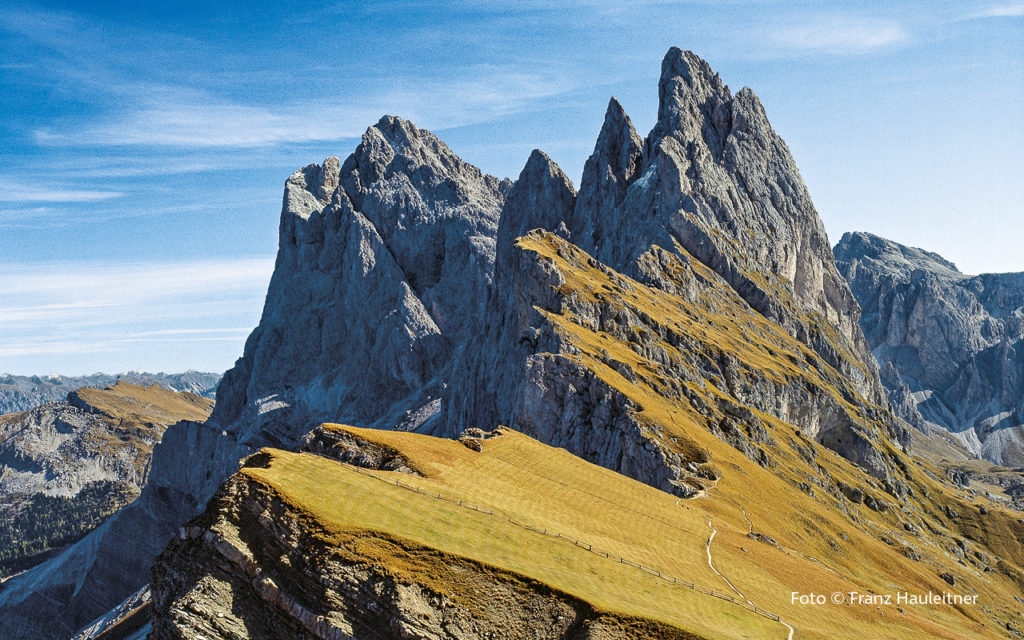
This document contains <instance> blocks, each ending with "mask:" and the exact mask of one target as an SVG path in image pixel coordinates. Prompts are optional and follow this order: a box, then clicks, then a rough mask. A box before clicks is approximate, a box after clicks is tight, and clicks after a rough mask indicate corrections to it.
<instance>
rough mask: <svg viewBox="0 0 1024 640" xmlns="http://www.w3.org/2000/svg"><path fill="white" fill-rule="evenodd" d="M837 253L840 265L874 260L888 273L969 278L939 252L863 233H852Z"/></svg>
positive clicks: (841, 242)
mask: <svg viewBox="0 0 1024 640" xmlns="http://www.w3.org/2000/svg"><path fill="white" fill-rule="evenodd" d="M834 253H835V256H836V260H837V261H839V262H851V261H853V260H871V261H873V262H876V263H878V264H879V265H880V268H881V267H884V269H886V270H890V271H891V270H897V271H901V272H911V271H915V270H918V269H920V270H924V271H927V272H930V273H933V274H934V275H937V276H942V277H945V278H953V279H960V278H963V277H965V276H964V274H963V273H961V272H960V270H959V269H957V267H956V265H955V264H953V263H952V262H950V261H949V260H946V259H945V258H943V257H942V256H940V255H939V254H937V253H934V252H931V251H926V250H924V249H918V248H917V247H909V246H906V245H902V244H900V243H898V242H894V241H892V240H888V239H886V238H883V237H881V236H876V235H873V234H870V233H865V232H863V231H848V232H846V233H844V234H843V237H842V238H841V239H840V240H839V242H838V243H837V244H836V246H835V249H834Z"/></svg>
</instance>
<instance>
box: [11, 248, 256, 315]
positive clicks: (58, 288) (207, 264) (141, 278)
mask: <svg viewBox="0 0 1024 640" xmlns="http://www.w3.org/2000/svg"><path fill="white" fill-rule="evenodd" d="M273 266H274V261H273V259H272V258H270V257H260V258H239V259H222V260H196V261H192V262H180V263H174V262H159V263H123V264H110V263H92V262H89V263H75V262H69V263H54V264H47V265H34V266H32V267H26V266H22V265H8V266H6V267H3V268H2V270H3V272H4V278H3V279H2V280H0V300H10V299H12V298H14V297H17V296H25V297H29V298H31V299H35V300H41V301H45V302H43V304H53V303H59V304H64V305H68V304H77V305H83V304H93V305H107V304H111V303H118V304H141V303H146V302H149V301H151V300H154V299H166V298H172V297H175V296H179V295H181V294H187V293H192V294H196V293H205V294H210V293H220V292H224V291H230V290H232V289H237V288H240V287H252V286H254V285H265V284H266V282H267V280H268V279H269V275H270V272H271V271H272V270H273Z"/></svg>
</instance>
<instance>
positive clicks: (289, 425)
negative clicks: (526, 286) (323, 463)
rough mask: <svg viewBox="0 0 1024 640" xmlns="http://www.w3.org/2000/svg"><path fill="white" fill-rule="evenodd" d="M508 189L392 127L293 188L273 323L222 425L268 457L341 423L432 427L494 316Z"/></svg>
mask: <svg viewBox="0 0 1024 640" xmlns="http://www.w3.org/2000/svg"><path fill="white" fill-rule="evenodd" d="M506 188H507V185H503V184H502V183H500V182H499V181H498V180H497V179H496V178H494V177H492V176H486V175H484V174H482V173H481V172H480V171H479V170H478V169H476V168H475V167H472V166H471V165H468V164H466V163H464V162H462V161H461V160H460V159H459V158H458V157H456V156H455V154H453V153H452V152H451V151H450V150H449V149H448V147H446V146H445V145H444V143H442V142H441V141H440V140H438V139H437V138H436V137H435V136H434V135H433V134H431V133H429V132H427V131H422V130H420V129H417V128H416V126H415V125H413V124H412V123H409V122H406V121H403V120H400V119H398V118H393V117H385V118H382V119H381V121H380V122H379V123H378V124H377V125H376V126H374V127H371V128H370V129H368V130H367V132H366V134H364V136H363V140H362V143H361V144H360V145H359V147H357V149H356V150H355V152H354V153H353V154H352V155H351V156H349V158H348V159H347V160H345V162H344V163H340V162H339V161H338V160H337V159H336V158H328V159H327V160H326V161H325V162H324V164H323V166H319V165H310V166H308V167H306V168H304V169H302V170H300V171H297V172H296V173H295V174H293V175H292V176H291V177H290V178H289V179H288V182H287V183H286V185H285V195H284V209H283V213H282V216H281V229H280V239H279V250H278V257H277V264H276V266H275V270H274V275H273V278H272V279H271V283H270V288H269V290H268V292H267V301H266V304H265V306H264V313H263V318H262V319H261V321H260V325H259V326H258V327H257V328H256V330H255V331H254V332H253V334H252V335H251V336H250V337H249V340H248V341H247V343H246V349H245V355H244V356H243V357H242V359H241V360H239V362H238V363H237V364H236V365H235V368H234V369H232V370H231V371H229V372H228V373H227V374H225V382H224V384H223V385H222V386H221V389H220V396H221V397H220V402H219V403H218V408H217V411H216V412H215V414H214V420H215V421H217V422H218V423H219V424H222V425H236V424H237V425H245V426H244V427H241V428H242V429H243V430H248V431H249V432H251V433H248V432H247V433H240V436H241V440H243V441H247V440H249V439H250V438H253V439H255V442H254V445H258V444H262V443H264V442H268V441H271V440H268V438H276V439H277V440H278V441H280V442H282V443H295V442H296V441H297V438H299V437H301V436H302V435H303V434H304V433H305V432H306V431H308V428H309V427H308V425H309V424H310V423H316V422H317V421H323V420H328V419H330V420H344V421H349V422H354V423H358V424H365V425H379V426H383V427H388V428H392V427H397V428H416V427H418V426H420V423H422V422H423V421H424V420H427V419H429V418H430V417H431V415H432V414H433V412H434V410H432V409H431V406H433V405H432V403H433V402H434V401H435V400H436V399H437V398H438V396H439V393H440V385H441V383H442V380H443V377H439V375H440V374H441V373H442V372H443V371H444V370H445V367H446V366H447V365H448V363H449V362H450V359H451V356H452V352H453V349H454V346H453V345H457V344H459V343H460V342H462V341H464V340H465V338H466V336H467V335H468V334H469V333H470V331H471V330H472V328H473V326H474V323H475V321H476V320H477V319H478V318H479V317H480V315H481V314H482V312H483V306H484V303H485V301H486V299H487V290H488V288H489V285H490V280H491V274H492V271H493V265H494V237H495V234H496V229H497V220H498V212H499V210H500V208H501V204H502V201H503V199H504V191H505V190H506ZM300 310H301V312H299V311H300Z"/></svg>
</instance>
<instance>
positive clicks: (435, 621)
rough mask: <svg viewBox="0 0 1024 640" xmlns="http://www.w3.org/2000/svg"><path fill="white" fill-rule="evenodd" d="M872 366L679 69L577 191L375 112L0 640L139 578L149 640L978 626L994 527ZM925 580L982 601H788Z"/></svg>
mask: <svg viewBox="0 0 1024 640" xmlns="http://www.w3.org/2000/svg"><path fill="white" fill-rule="evenodd" d="M868 344H869V343H868V340H867V339H866V338H865V336H864V333H863V331H862V329H861V318H860V309H859V307H858V304H857V302H856V299H855V297H854V294H853V293H852V292H851V289H850V286H849V285H848V284H847V282H846V280H845V279H844V278H843V276H842V274H841V273H840V270H839V269H838V268H837V266H836V263H835V260H834V258H833V255H832V252H831V250H830V246H829V242H828V239H827V236H826V235H825V232H824V228H823V226H822V223H821V220H820V219H819V218H818V215H817V213H816V211H815V209H814V206H813V204H812V202H811V199H810V196H809V195H808V193H807V189H806V187H805V186H804V184H803V181H802V179H801V178H800V175H799V172H798V170H797V168H796V165H795V163H794V161H793V158H792V157H791V155H790V153H789V151H788V149H787V148H786V145H785V143H784V142H783V141H782V140H781V138H779V136H778V135H777V134H776V133H775V131H774V130H773V129H772V127H771V125H770V124H769V122H768V118H767V116H766V114H765V110H764V108H763V107H762V105H761V103H760V101H759V100H758V99H757V97H756V96H755V95H754V93H753V92H752V91H751V90H750V89H742V90H740V91H738V92H736V93H735V94H734V93H733V92H732V91H731V90H730V89H729V88H728V87H727V86H725V85H724V84H723V83H722V81H721V79H720V78H719V77H718V75H717V74H716V73H715V72H714V71H713V70H712V69H711V67H710V66H709V65H708V64H707V63H706V62H705V61H703V60H701V59H700V58H699V57H697V56H696V55H694V54H693V53H690V52H687V51H681V50H679V49H675V48H673V49H671V50H670V51H669V52H668V54H667V55H666V56H665V58H664V60H663V62H662V68H661V77H660V81H659V86H658V121H657V123H656V125H655V126H654V128H653V129H652V130H651V132H650V133H649V134H648V135H647V136H646V137H641V136H640V135H639V134H638V133H637V132H636V131H635V129H634V127H633V125H632V123H631V121H630V119H629V117H628V115H627V114H626V113H625V112H624V111H623V109H622V107H621V105H620V104H619V103H618V102H616V101H615V100H614V99H612V100H611V102H610V103H609V105H608V110H607V114H606V116H605V119H604V123H603V126H602V127H601V130H600V132H599V134H598V137H597V143H596V145H595V148H594V151H593V154H592V155H591V156H590V158H589V159H588V161H587V163H586V165H585V170H584V174H583V178H582V181H581V183H580V185H579V188H578V189H577V188H576V187H575V186H574V185H573V183H572V181H571V180H570V179H569V178H568V177H567V176H566V175H565V173H564V172H563V171H562V170H561V169H560V168H559V167H558V165H557V164H556V163H555V162H554V161H553V160H552V159H551V158H550V157H549V156H548V155H546V154H545V153H543V152H542V151H540V150H537V151H534V152H533V153H532V154H531V155H530V157H529V158H528V159H527V160H526V163H525V166H524V168H523V170H522V172H521V173H520V174H519V176H518V179H517V180H516V181H515V182H512V181H510V180H499V179H498V178H495V177H493V176H488V175H486V174H484V173H482V172H481V171H479V170H478V169H476V168H475V167H472V166H471V165H469V164H467V163H465V162H463V161H462V160H461V159H459V158H458V157H457V156H456V155H455V154H454V153H453V152H452V151H451V150H450V149H449V148H448V147H447V146H446V145H445V144H444V143H442V142H441V141H440V140H439V139H438V138H437V137H436V136H434V135H433V134H431V133H429V132H427V131H424V130H422V129H419V128H417V127H416V126H415V125H413V124H412V123H410V122H408V121H405V120H402V119H400V118H396V117H390V116H387V117H384V118H382V119H381V120H380V121H379V122H378V123H377V124H376V125H374V126H372V127H370V128H369V129H368V130H367V131H366V133H365V134H364V135H363V137H362V140H361V142H360V144H359V145H358V147H357V148H356V149H355V150H354V152H353V153H352V154H351V155H349V156H348V157H347V158H346V159H345V160H343V161H342V160H340V159H338V158H334V157H330V158H327V159H326V160H325V161H324V162H323V164H321V165H310V166H307V167H305V168H303V169H301V170H299V171H297V172H296V173H294V174H293V175H292V176H291V177H290V178H289V179H288V180H287V182H286V184H285V194H284V201H283V207H282V213H281V224H280V232H279V250H278V257H277V264H276V268H275V272H274V275H273V278H272V281H271V284H270V287H269V290H268V294H267V300H266V304H265V306H264V310H263V316H262V318H261V321H260V324H259V326H258V327H257V328H256V329H255V330H254V331H253V333H252V334H251V335H250V337H249V339H248V341H247V343H246V346H245V351H244V354H243V356H242V358H240V359H239V361H238V362H237V363H236V365H235V367H234V368H233V369H231V370H230V371H229V372H227V374H226V375H225V376H224V379H223V381H222V382H221V384H220V386H219V387H218V390H217V398H218V403H217V406H216V408H215V409H214V412H213V414H212V416H211V417H210V418H209V419H208V420H206V421H204V422H184V423H180V424H178V425H175V426H173V427H171V428H170V429H168V431H167V433H166V434H165V436H164V439H163V442H162V443H161V444H160V445H159V446H158V447H157V448H156V450H155V451H154V457H153V466H152V471H151V473H150V475H149V479H148V482H147V485H146V487H145V489H144V490H143V492H142V495H141V496H140V498H139V499H138V500H137V501H136V502H135V503H133V504H132V505H131V506H130V507H128V508H126V509H125V510H123V511H122V512H120V513H119V514H118V515H117V516H115V517H114V518H112V519H111V520H109V521H108V522H107V523H105V524H104V526H103V527H101V528H100V529H98V530H97V531H95V532H93V533H92V534H91V535H90V536H88V537H87V538H86V539H84V540H82V541H81V542H80V543H78V544H77V545H75V546H73V547H71V548H70V549H69V550H67V551H66V552H65V553H63V554H61V555H60V556H58V557H56V558H54V559H52V560H50V561H48V562H47V563H44V564H42V565H40V566H38V567H35V568H34V569H32V570H30V571H28V572H26V573H24V574H22V575H21V576H18V577H16V578H14V579H12V580H10V581H8V582H7V583H5V584H4V586H3V588H2V589H0V612H2V613H3V616H0V635H3V636H4V637H10V638H42V637H54V636H59V635H61V634H64V635H69V634H70V632H71V631H74V630H75V629H78V628H83V627H87V628H88V629H90V630H98V631H97V632H98V633H100V634H102V633H103V630H102V627H103V622H102V621H103V620H107V619H121V618H123V617H121V616H112V615H106V612H107V611H108V610H109V609H111V608H112V607H114V606H115V605H118V603H121V602H132V601H133V598H135V599H139V600H140V601H141V599H142V598H141V596H133V595H132V594H135V593H143V592H138V591H137V590H138V589H139V588H140V587H142V586H144V584H145V583H146V582H147V581H148V580H150V579H151V580H152V587H153V591H152V600H151V602H152V605H151V609H152V612H153V619H152V624H151V626H149V627H145V629H147V630H151V631H152V634H153V637H156V638H184V637H198V636H199V635H201V636H202V637H206V638H238V637H252V638H281V637H286V638H380V637H388V638H391V637H394V638H450V639H451V640H456V639H469V638H480V637H494V638H521V637H551V638H595V639H596V638H633V637H652V638H653V637H658V638H675V637H679V638H693V637H705V638H712V637H737V638H738V637H774V636H776V635H777V636H778V637H785V634H786V633H787V630H788V631H789V632H790V633H791V632H792V630H793V628H794V627H796V628H797V629H798V631H797V633H798V634H799V635H801V636H802V635H806V636H807V637H846V638H863V637H881V635H880V634H883V633H890V635H891V637H896V638H925V637H927V638H934V637H948V638H956V637H978V638H982V637H1001V636H999V634H998V633H997V632H995V631H994V630H995V629H997V628H1001V627H1002V625H1004V624H1007V623H1008V621H1009V620H1010V619H1011V618H1012V616H1013V615H1014V611H1018V610H1019V607H1018V606H1017V601H1015V600H1013V599H1012V597H1011V594H1012V593H1017V592H1019V588H1020V585H1021V584H1024V577H1022V576H1024V570H1022V569H1021V567H1024V547H1022V545H1021V543H1020V540H1021V539H1022V538H1024V529H1022V525H1021V521H1020V520H1019V519H1018V518H1016V517H1015V516H1014V515H1013V514H1012V513H1011V512H1009V511H1008V510H1007V509H1005V508H1004V507H1002V506H1000V505H999V504H997V503H996V502H995V501H992V500H989V499H987V498H986V497H984V496H974V495H970V494H965V493H963V492H961V491H959V489H958V488H957V487H952V486H948V485H947V484H945V483H944V481H943V480H942V478H941V475H942V474H941V471H940V470H939V469H938V467H935V466H934V465H932V464H931V463H929V462H928V461H926V460H922V459H920V458H914V457H912V456H911V454H910V452H909V451H908V442H909V440H908V431H907V429H906V428H905V426H904V425H905V422H904V421H903V420H901V419H900V418H899V417H897V416H896V415H894V414H893V412H892V411H891V410H890V408H889V401H888V399H887V396H886V393H885V389H884V387H883V386H882V383H881V381H880V378H879V373H878V369H877V365H876V363H875V360H874V357H873V356H872V353H871V351H870V348H869V346H868ZM323 423H342V424H344V425H351V426H338V425H337V424H334V425H332V424H323ZM499 427H506V428H504V429H499ZM368 428H369V429H368ZM411 432H415V433H411ZM299 451H301V452H299ZM297 452H299V453H297ZM242 459H244V460H245V462H244V463H243V466H242V468H241V469H239V461H240V460H242ZM211 498H213V500H211ZM197 516H198V517H197ZM492 518H493V519H492ZM537 536H540V537H537ZM716 536H717V537H716ZM954 541H956V542H954ZM712 542H714V553H719V554H720V555H719V556H718V557H719V558H720V559H722V564H720V565H715V564H714V563H713V561H712V553H713V548H712ZM168 543H170V544H169V546H168ZM595 549H596V550H598V552H595ZM161 552H162V553H161ZM634 552H638V553H634ZM601 553H603V555H600V554H601ZM158 554H159V559H158V560H157V562H156V564H155V565H154V564H153V562H154V559H156V558H157V556H158ZM577 554H586V555H577ZM595 554H596V555H595ZM592 556H593V557H592ZM577 560H578V561H577ZM112 567H116V568H117V569H116V571H114V570H113V569H112ZM759 567H760V568H759ZM767 567H772V568H773V569H772V570H767V569H763V568H767ZM150 568H152V573H150ZM720 571H721V573H719V572H720ZM946 576H948V579H947V577H946ZM648 579H650V580H654V582H645V581H647V580H648ZM638 580H639V581H638ZM673 580H674V581H673ZM467 584H468V585H470V586H469V587H467V586H466V585H467ZM953 584H956V585H959V588H961V589H968V590H971V591H972V592H985V593H988V594H991V599H990V601H989V602H988V604H987V605H986V608H985V609H984V610H976V609H970V610H958V609H943V610H915V611H911V612H909V613H908V612H907V611H898V610H896V609H895V608H889V609H886V610H885V611H884V612H883V613H882V614H879V613H878V612H877V611H875V610H873V609H872V610H871V611H867V610H863V611H862V610H860V609H856V610H854V609H848V610H842V613H841V614H840V615H837V613H836V610H834V609H819V610H815V611H810V610H808V609H806V608H804V609H801V608H799V607H798V606H796V605H795V604H794V603H793V602H791V601H790V599H789V594H790V593H791V592H793V591H796V590H800V589H804V588H811V589H817V590H820V591H822V592H833V591H841V592H844V593H846V592H850V591H858V592H869V591H870V592H881V590H884V589H887V588H888V586H887V585H907V588H911V587H912V588H914V589H916V590H917V591H920V592H922V593H927V592H929V591H938V590H941V589H943V585H947V586H948V585H953ZM681 585H682V586H681ZM686 585H689V586H686ZM679 589H687V591H679ZM652 594H653V595H652ZM652 603H653V604H652ZM659 603H661V604H659ZM665 603H671V605H669V604H665ZM28 604H31V606H27V605H28ZM147 606H149V605H147ZM58 612H60V613H59V614H58ZM882 616H884V617H882ZM94 619H98V622H96V623H95V624H89V623H90V621H92V620H94ZM134 619H135V621H136V623H138V621H139V620H141V618H138V617H136V618H134ZM894 621H895V622H894ZM883 629H884V630H885V631H883ZM89 633H90V634H92V635H90V637H102V635H100V636H96V635H95V634H93V631H89ZM111 637H113V636H111Z"/></svg>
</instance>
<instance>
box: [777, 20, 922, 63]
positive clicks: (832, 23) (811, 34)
mask: <svg viewBox="0 0 1024 640" xmlns="http://www.w3.org/2000/svg"><path fill="white" fill-rule="evenodd" d="M770 35H771V40H772V42H773V43H774V44H775V45H777V46H780V47H784V48H787V49H794V50H801V51H814V52H819V53H831V54H851V53H854V54H855V53H864V52H867V51H872V50H874V49H879V48H881V47H887V46H891V45H896V44H899V43H902V42H905V41H907V40H908V39H909V34H908V33H907V32H906V30H905V29H904V28H903V27H902V26H901V25H900V24H899V23H897V22H894V21H892V20H879V19H862V18H850V17H845V16H828V17H818V18H811V19H803V20H799V21H796V22H794V23H793V24H787V25H782V26H778V27H776V28H775V29H773V30H772V31H771V34H770Z"/></svg>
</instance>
